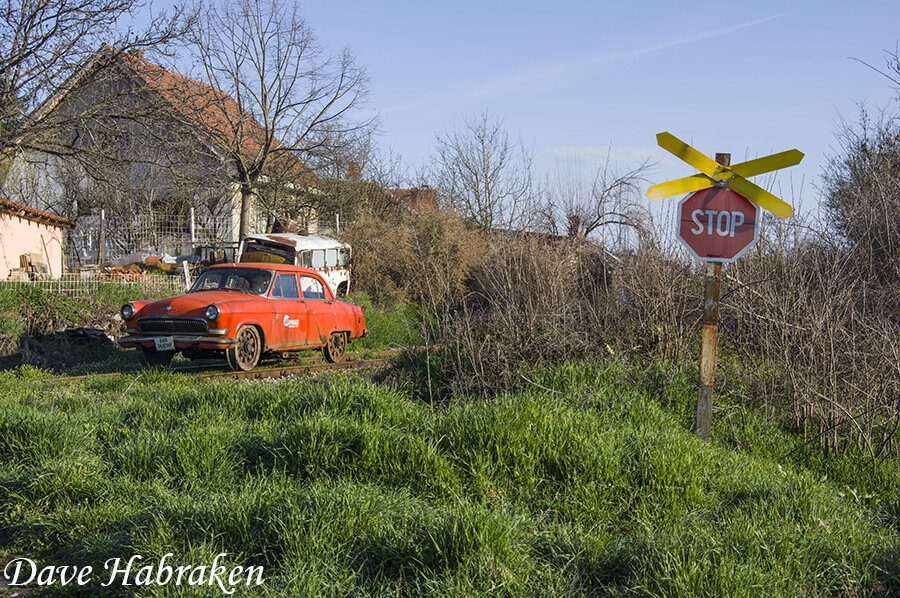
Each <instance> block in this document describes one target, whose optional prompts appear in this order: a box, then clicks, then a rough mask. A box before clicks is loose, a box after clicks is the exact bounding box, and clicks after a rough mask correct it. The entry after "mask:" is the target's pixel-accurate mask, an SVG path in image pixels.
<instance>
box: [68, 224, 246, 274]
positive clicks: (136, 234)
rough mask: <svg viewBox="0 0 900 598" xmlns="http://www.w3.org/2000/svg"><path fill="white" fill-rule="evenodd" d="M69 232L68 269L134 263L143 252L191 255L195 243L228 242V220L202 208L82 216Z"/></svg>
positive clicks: (197, 244)
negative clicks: (74, 227) (167, 211)
mask: <svg viewBox="0 0 900 598" xmlns="http://www.w3.org/2000/svg"><path fill="white" fill-rule="evenodd" d="M78 224H79V226H78V228H76V229H75V230H73V231H72V232H71V233H70V236H69V251H68V252H67V253H68V263H69V267H70V268H79V267H84V266H87V265H95V264H105V263H130V262H138V261H140V260H141V259H142V258H144V257H146V256H160V257H164V256H167V255H168V256H173V257H174V256H184V255H193V254H194V253H195V250H196V249H197V248H198V247H218V246H220V245H230V244H233V243H232V241H233V231H232V224H233V223H232V222H231V221H230V220H229V219H227V218H225V219H223V218H214V217H211V216H210V215H209V214H206V213H205V212H203V211H199V210H198V211H195V210H194V209H191V210H190V211H184V212H178V213H163V212H145V213H133V214H127V215H122V214H115V215H114V214H110V213H107V212H105V211H103V210H101V212H100V213H99V214H92V215H87V216H81V217H80V218H79V219H78Z"/></svg>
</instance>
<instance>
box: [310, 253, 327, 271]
mask: <svg viewBox="0 0 900 598" xmlns="http://www.w3.org/2000/svg"><path fill="white" fill-rule="evenodd" d="M312 267H313V268H324V267H325V250H324V249H315V250H313V252H312Z"/></svg>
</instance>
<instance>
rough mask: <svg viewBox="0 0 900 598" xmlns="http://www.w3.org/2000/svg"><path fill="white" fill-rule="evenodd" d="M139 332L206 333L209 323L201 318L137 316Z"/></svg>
mask: <svg viewBox="0 0 900 598" xmlns="http://www.w3.org/2000/svg"><path fill="white" fill-rule="evenodd" d="M137 328H138V332H140V333H141V334H208V333H209V324H208V323H207V321H206V320H204V319H202V318H178V317H174V318H165V317H156V318H139V319H138V322H137Z"/></svg>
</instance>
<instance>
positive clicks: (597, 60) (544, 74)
mask: <svg viewBox="0 0 900 598" xmlns="http://www.w3.org/2000/svg"><path fill="white" fill-rule="evenodd" d="M785 14H787V13H786V12H782V13H778V14H775V15H771V16H768V17H763V18H761V19H755V20H752V21H746V22H744V23H738V24H737V25H732V26H730V27H723V28H722V29H716V30H714V31H707V32H704V33H698V34H697V35H692V36H689V37H684V38H681V39H676V40H672V41H668V42H662V43H658V44H653V45H650V46H645V47H643V48H637V49H634V50H628V51H626V52H617V53H614V54H602V55H598V56H591V57H588V58H586V59H582V60H578V61H572V60H565V61H558V62H555V63H552V64H544V65H541V66H539V67H536V68H532V69H529V70H524V71H522V72H519V73H517V74H515V75H511V76H508V77H500V78H497V79H494V80H491V81H486V82H483V83H480V84H477V85H473V86H471V87H469V88H468V89H454V90H448V91H445V92H442V93H436V94H432V95H430V96H427V97H424V98H421V99H418V100H415V101H412V102H407V103H405V104H400V105H397V106H392V107H390V108H386V109H385V110H383V111H382V112H383V113H390V112H402V111H405V110H412V109H415V108H421V107H422V106H428V105H432V104H441V103H446V102H449V101H451V100H456V101H459V100H463V101H476V100H483V99H487V98H495V97H498V96H503V95H506V94H509V93H513V92H515V93H516V95H518V96H521V95H523V94H524V93H529V94H533V93H540V92H543V91H547V90H549V89H553V88H554V87H557V86H560V85H564V84H567V83H571V82H572V81H573V80H582V79H587V78H590V77H592V76H593V73H591V72H589V70H590V69H594V68H596V67H598V66H605V65H612V64H618V63H621V62H626V61H628V60H634V59H637V58H641V57H644V56H648V55H651V54H655V53H657V52H661V51H663V50H668V49H671V48H677V47H679V46H685V45H688V44H692V43H696V42H700V41H704V40H708V39H714V38H717V37H722V36H723V35H728V34H729V33H733V32H735V31H738V30H741V29H746V28H748V27H755V26H756V25H761V24H763V23H767V22H769V21H772V20H774V19H777V18H779V17H782V16H784V15H785ZM578 74H580V76H578ZM573 75H574V76H573Z"/></svg>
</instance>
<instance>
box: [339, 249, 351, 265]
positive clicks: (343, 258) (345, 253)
mask: <svg viewBox="0 0 900 598" xmlns="http://www.w3.org/2000/svg"><path fill="white" fill-rule="evenodd" d="M349 265H350V250H349V249H347V248H346V247H341V248H340V250H339V251H338V266H342V267H347V266H349Z"/></svg>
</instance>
